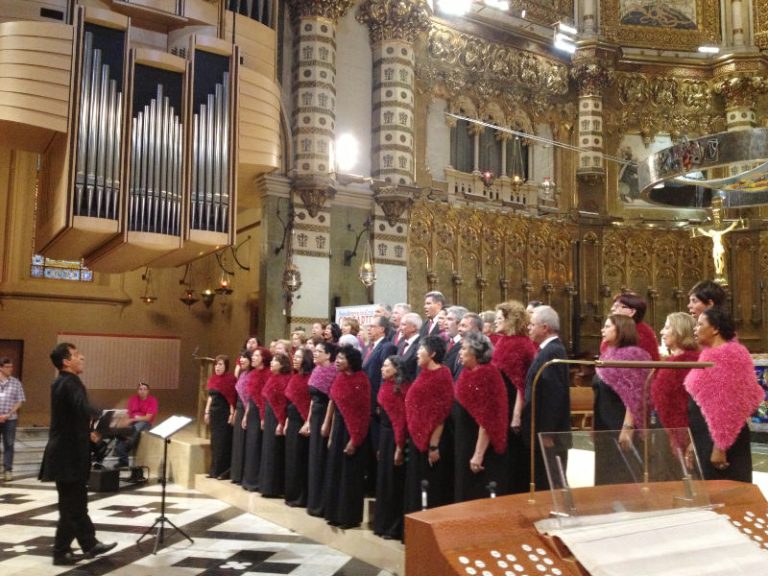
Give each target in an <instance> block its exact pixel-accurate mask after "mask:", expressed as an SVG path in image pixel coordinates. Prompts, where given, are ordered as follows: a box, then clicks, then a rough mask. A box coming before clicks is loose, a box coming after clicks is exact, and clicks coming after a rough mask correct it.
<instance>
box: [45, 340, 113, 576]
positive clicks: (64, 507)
mask: <svg viewBox="0 0 768 576" xmlns="http://www.w3.org/2000/svg"><path fill="white" fill-rule="evenodd" d="M51 361H52V362H53V365H54V366H56V368H57V369H58V370H59V376H58V378H56V380H54V382H53V384H52V385H51V427H50V432H49V437H48V444H47V445H46V447H45V452H44V454H43V464H42V466H41V468H40V480H43V481H48V482H50V481H55V482H56V491H57V492H58V493H59V522H58V524H57V525H56V537H55V540H54V544H53V564H54V565H56V566H70V565H72V564H75V563H77V562H78V561H80V560H82V559H83V558H93V557H95V556H98V555H99V554H104V553H105V552H109V551H110V550H112V548H114V547H115V546H117V542H111V543H104V542H99V541H98V540H96V530H95V528H94V527H93V522H91V518H90V516H88V487H87V483H88V476H89V473H90V469H91V446H90V441H91V440H93V441H96V440H98V438H92V435H93V434H95V432H94V433H92V432H91V419H92V418H93V416H94V411H93V409H92V408H91V406H90V404H89V403H88V394H87V393H86V391H85V386H84V385H83V382H82V381H81V380H80V377H79V374H81V373H82V372H83V368H84V364H85V357H84V356H83V355H82V354H81V353H80V352H79V351H78V350H77V348H76V347H75V346H74V345H73V344H68V343H66V342H63V343H61V344H59V345H58V346H56V347H55V348H54V349H53V351H52V352H51ZM75 538H77V542H78V544H80V548H81V549H82V550H83V552H84V553H83V554H75V553H74V552H73V551H72V547H71V546H72V541H73V540H74V539H75Z"/></svg>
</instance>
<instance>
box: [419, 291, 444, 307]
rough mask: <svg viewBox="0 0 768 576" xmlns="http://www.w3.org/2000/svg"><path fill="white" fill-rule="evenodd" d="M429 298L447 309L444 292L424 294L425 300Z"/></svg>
mask: <svg viewBox="0 0 768 576" xmlns="http://www.w3.org/2000/svg"><path fill="white" fill-rule="evenodd" d="M427 298H432V300H434V301H435V302H440V306H442V307H445V296H444V295H443V293H442V292H438V291H437V290H432V291H431V292H427V293H426V294H424V300H426V299H427Z"/></svg>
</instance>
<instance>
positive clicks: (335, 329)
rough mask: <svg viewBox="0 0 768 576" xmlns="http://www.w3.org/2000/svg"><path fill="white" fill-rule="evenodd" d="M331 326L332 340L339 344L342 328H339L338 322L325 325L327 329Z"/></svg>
mask: <svg viewBox="0 0 768 576" xmlns="http://www.w3.org/2000/svg"><path fill="white" fill-rule="evenodd" d="M329 326H330V328H331V339H332V340H333V341H334V342H338V341H339V338H341V328H340V327H339V325H338V324H336V322H329V323H328V324H326V325H325V327H326V328H328V327H329Z"/></svg>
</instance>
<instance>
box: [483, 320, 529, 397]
mask: <svg viewBox="0 0 768 576" xmlns="http://www.w3.org/2000/svg"><path fill="white" fill-rule="evenodd" d="M493 346H494V347H493V359H492V360H491V363H492V364H493V365H494V366H496V368H498V369H499V370H501V371H502V372H503V373H504V375H505V376H506V377H507V378H509V381H510V382H512V384H513V385H514V386H515V388H516V389H517V390H518V392H520V393H521V394H524V393H525V375H526V373H527V372H528V368H529V367H530V365H531V363H532V362H533V359H534V357H535V356H536V345H535V344H534V343H533V341H532V340H531V339H530V338H528V336H507V335H505V334H499V337H498V338H497V340H496V343H495V344H494V345H493Z"/></svg>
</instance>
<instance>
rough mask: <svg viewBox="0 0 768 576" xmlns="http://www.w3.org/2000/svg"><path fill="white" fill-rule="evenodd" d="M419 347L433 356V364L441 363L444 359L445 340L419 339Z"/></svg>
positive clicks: (437, 338)
mask: <svg viewBox="0 0 768 576" xmlns="http://www.w3.org/2000/svg"><path fill="white" fill-rule="evenodd" d="M419 345H420V346H424V348H425V349H426V350H427V353H428V354H429V355H430V356H432V355H433V354H434V357H433V358H432V359H433V360H434V361H435V362H437V363H438V364H442V363H443V359H444V358H445V340H443V339H442V337H440V336H427V337H426V338H422V339H421V341H420V342H419Z"/></svg>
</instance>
